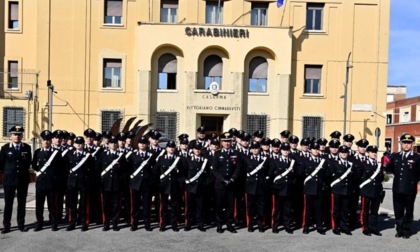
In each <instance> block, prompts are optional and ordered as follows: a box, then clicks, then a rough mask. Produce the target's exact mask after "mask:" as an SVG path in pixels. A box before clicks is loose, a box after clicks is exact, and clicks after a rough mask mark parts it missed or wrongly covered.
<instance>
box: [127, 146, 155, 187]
mask: <svg viewBox="0 0 420 252" xmlns="http://www.w3.org/2000/svg"><path fill="white" fill-rule="evenodd" d="M146 160H148V161H147V162H146V163H144V166H143V168H142V169H141V171H140V172H138V173H137V175H136V176H134V177H132V178H131V179H130V188H131V189H134V190H140V191H143V192H146V191H150V190H151V185H152V182H153V181H152V180H153V173H152V169H153V166H154V165H155V163H156V162H155V159H153V154H152V153H150V152H149V151H145V153H144V156H141V155H140V152H139V151H138V150H135V151H134V152H133V153H132V154H131V155H130V157H129V158H128V163H129V167H130V168H129V171H130V172H129V173H130V175H133V173H134V172H136V170H137V169H138V168H139V167H140V166H141V165H142V164H143V162H144V161H146Z"/></svg>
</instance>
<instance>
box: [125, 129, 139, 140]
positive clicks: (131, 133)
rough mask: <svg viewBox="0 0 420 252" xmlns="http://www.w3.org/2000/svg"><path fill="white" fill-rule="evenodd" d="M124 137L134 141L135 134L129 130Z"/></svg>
mask: <svg viewBox="0 0 420 252" xmlns="http://www.w3.org/2000/svg"><path fill="white" fill-rule="evenodd" d="M125 135H126V137H127V138H129V139H134V137H136V132H134V131H131V130H130V131H128V132H127V133H125Z"/></svg>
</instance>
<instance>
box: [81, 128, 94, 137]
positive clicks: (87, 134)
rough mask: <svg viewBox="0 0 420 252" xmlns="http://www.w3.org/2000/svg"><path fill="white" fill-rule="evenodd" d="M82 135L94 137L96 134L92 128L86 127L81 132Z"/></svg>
mask: <svg viewBox="0 0 420 252" xmlns="http://www.w3.org/2000/svg"><path fill="white" fill-rule="evenodd" d="M83 135H84V136H85V137H91V138H94V137H95V136H96V132H95V131H94V130H93V129H91V128H87V129H86V130H85V131H84V132H83Z"/></svg>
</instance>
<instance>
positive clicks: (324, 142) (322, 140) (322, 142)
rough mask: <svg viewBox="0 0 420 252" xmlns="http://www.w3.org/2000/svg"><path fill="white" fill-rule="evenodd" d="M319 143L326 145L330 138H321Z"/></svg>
mask: <svg viewBox="0 0 420 252" xmlns="http://www.w3.org/2000/svg"><path fill="white" fill-rule="evenodd" d="M317 143H318V144H319V145H323V146H325V145H327V144H328V140H327V139H326V138H320V139H318V141H317Z"/></svg>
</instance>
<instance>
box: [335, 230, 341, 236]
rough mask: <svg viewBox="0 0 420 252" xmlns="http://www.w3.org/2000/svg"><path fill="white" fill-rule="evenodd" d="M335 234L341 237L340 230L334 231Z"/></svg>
mask: <svg viewBox="0 0 420 252" xmlns="http://www.w3.org/2000/svg"><path fill="white" fill-rule="evenodd" d="M333 233H334V234H335V235H341V233H340V230H338V229H333Z"/></svg>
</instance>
